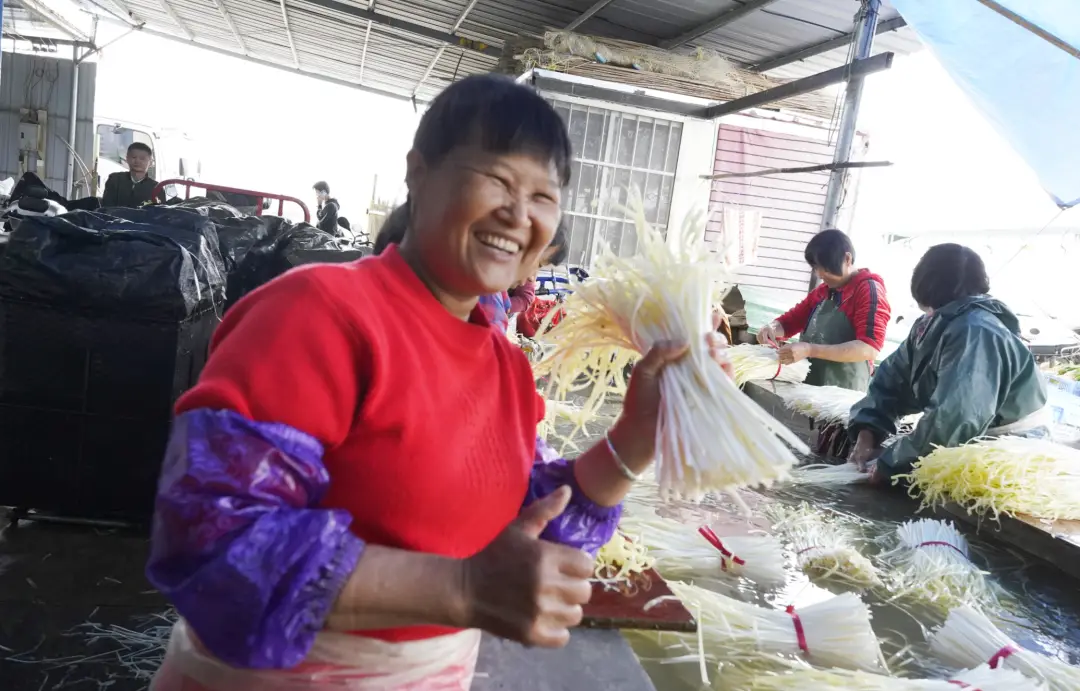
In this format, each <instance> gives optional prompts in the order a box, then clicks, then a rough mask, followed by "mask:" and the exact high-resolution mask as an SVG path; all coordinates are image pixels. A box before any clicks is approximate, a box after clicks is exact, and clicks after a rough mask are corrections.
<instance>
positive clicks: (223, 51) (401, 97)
mask: <svg viewBox="0 0 1080 691" xmlns="http://www.w3.org/2000/svg"><path fill="white" fill-rule="evenodd" d="M104 21H107V22H110V23H112V24H118V25H120V26H125V23H124V22H122V21H121V20H119V19H112V18H109V17H105V18H104ZM139 31H142V32H144V33H146V34H149V35H151V36H157V37H158V38H164V39H166V40H169V41H174V42H176V43H183V44H184V45H192V43H191V42H188V41H185V40H184V39H183V38H181V37H179V36H176V35H174V34H170V33H168V32H165V31H156V30H154V29H147V28H146V27H140V28H139ZM194 45H195V46H196V47H198V48H200V49H202V50H208V51H210V52H211V53H217V54H218V55H226V56H228V57H231V58H237V59H239V60H243V61H245V62H250V63H252V64H255V65H262V66H263V67H271V68H273V69H275V70H281V71H282V72H288V73H289V74H301V75H303V76H305V77H309V78H311V79H317V80H319V81H320V82H327V83H329V84H336V85H337V86H345V87H348V88H350V89H356V90H357V91H363V92H365V93H369V94H375V95H376V96H385V97H387V98H392V99H394V100H395V101H406V102H410V103H411V102H412V99H411V98H410V97H409V96H408V95H407V94H401V93H397V92H395V91H388V90H385V89H379V88H376V87H373V86H365V85H363V84H358V83H356V82H350V81H348V80H345V79H338V78H336V77H330V76H327V75H324V74H320V73H318V72H314V71H310V70H307V69H304V68H300V69H296V68H294V67H291V66H289V65H283V64H281V63H279V62H273V61H271V60H264V59H263V58H256V57H253V56H251V55H241V54H240V53H238V52H237V51H235V50H229V49H228V48H219V47H218V46H215V45H211V44H208V43H199V42H197V41H196V42H194ZM417 103H427V101H426V100H424V99H418V100H417Z"/></svg>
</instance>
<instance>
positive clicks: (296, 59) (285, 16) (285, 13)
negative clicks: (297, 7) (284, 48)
mask: <svg viewBox="0 0 1080 691" xmlns="http://www.w3.org/2000/svg"><path fill="white" fill-rule="evenodd" d="M281 21H282V22H284V23H285V38H287V39H289V50H291V51H292V60H293V65H294V66H295V67H296V69H300V55H299V54H298V53H297V52H296V41H294V40H293V35H292V28H290V27H289V10H288V9H287V8H286V6H285V0H281Z"/></svg>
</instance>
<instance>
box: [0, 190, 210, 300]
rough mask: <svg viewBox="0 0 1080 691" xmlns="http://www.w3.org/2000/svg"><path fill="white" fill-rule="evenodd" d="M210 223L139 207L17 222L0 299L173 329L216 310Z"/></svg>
mask: <svg viewBox="0 0 1080 691" xmlns="http://www.w3.org/2000/svg"><path fill="white" fill-rule="evenodd" d="M225 280H226V279H225V265H224V262H223V260H222V257H221V251H220V248H219V246H218V233H217V229H216V228H215V226H214V224H213V222H211V220H210V219H209V218H207V217H206V216H204V215H202V214H200V213H199V212H197V211H194V210H189V209H169V208H165V207H147V208H143V209H109V210H108V214H106V213H101V212H90V211H77V212H74V213H68V214H64V215H62V216H53V217H45V216H42V217H32V218H26V219H23V220H22V221H21V222H20V223H19V225H18V227H17V228H16V229H15V230H14V231H13V232H12V233H11V234H10V236H9V239H8V246H7V251H6V252H4V253H3V256H2V258H0V297H2V298H4V299H12V300H28V301H32V302H38V303H44V304H49V305H53V306H56V307H67V308H76V309H84V310H90V311H92V312H94V313H97V314H117V315H122V316H125V317H129V318H133V319H140V318H142V319H152V320H160V321H178V320H181V319H184V318H186V317H188V316H190V315H192V314H195V313H197V312H200V311H203V310H205V309H207V308H211V307H214V306H215V305H220V304H221V303H222V301H223V297H224V292H225Z"/></svg>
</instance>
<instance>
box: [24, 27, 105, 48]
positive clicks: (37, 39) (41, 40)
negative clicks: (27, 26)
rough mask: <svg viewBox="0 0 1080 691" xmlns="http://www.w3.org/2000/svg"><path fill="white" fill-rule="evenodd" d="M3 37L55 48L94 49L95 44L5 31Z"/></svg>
mask: <svg viewBox="0 0 1080 691" xmlns="http://www.w3.org/2000/svg"><path fill="white" fill-rule="evenodd" d="M3 37H4V38H6V39H9V40H12V41H25V42H26V43H37V44H44V45H50V44H51V45H54V46H75V47H76V48H93V47H94V44H93V43H87V42H86V41H76V40H75V39H72V38H48V37H46V36H26V35H24V34H13V33H9V32H7V31H5V32H4V33H3Z"/></svg>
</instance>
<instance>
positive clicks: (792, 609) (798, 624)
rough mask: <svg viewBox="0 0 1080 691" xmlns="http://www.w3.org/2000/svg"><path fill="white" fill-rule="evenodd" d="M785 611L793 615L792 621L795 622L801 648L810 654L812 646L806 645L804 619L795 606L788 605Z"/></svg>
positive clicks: (796, 634)
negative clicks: (800, 616)
mask: <svg viewBox="0 0 1080 691" xmlns="http://www.w3.org/2000/svg"><path fill="white" fill-rule="evenodd" d="M784 611H785V612H787V613H788V614H789V615H791V621H792V623H793V624H795V638H796V639H797V640H798V642H799V650H801V651H803V652H804V653H806V654H807V655H809V654H810V648H808V647H807V645H806V632H805V631H803V626H802V619H800V618H799V614H798V613H797V612H796V611H795V606H794V605H788V606H787V607H785V608H784Z"/></svg>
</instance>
